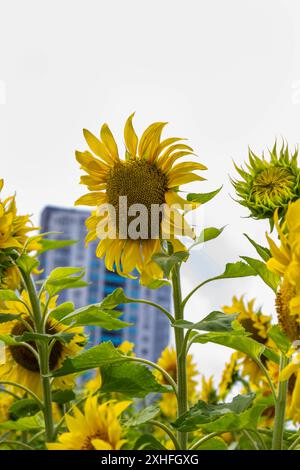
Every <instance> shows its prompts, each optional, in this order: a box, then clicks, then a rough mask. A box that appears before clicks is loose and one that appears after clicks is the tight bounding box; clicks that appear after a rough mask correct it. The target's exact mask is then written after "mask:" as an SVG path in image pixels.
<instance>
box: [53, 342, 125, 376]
mask: <svg viewBox="0 0 300 470" xmlns="http://www.w3.org/2000/svg"><path fill="white" fill-rule="evenodd" d="M126 360H128V358H127V357H126V356H125V355H123V354H122V353H121V352H120V351H118V349H117V348H115V347H114V345H113V344H112V342H111V341H108V342H105V343H101V344H99V345H97V346H94V347H92V348H90V349H87V350H86V351H83V352H82V353H80V354H78V355H77V356H75V357H74V358H73V359H71V358H68V359H66V360H65V361H64V362H63V364H62V367H61V368H60V369H58V370H56V371H54V372H53V373H52V374H51V375H52V376H54V377H61V376H63V375H69V374H73V373H75V372H83V371H85V370H89V369H95V368H98V367H101V366H107V365H109V364H115V363H118V362H124V361H126Z"/></svg>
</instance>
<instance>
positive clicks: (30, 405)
mask: <svg viewBox="0 0 300 470" xmlns="http://www.w3.org/2000/svg"><path fill="white" fill-rule="evenodd" d="M38 411H40V407H39V405H38V403H37V402H36V400H33V399H32V398H24V399H23V400H17V401H15V402H14V403H13V404H12V405H11V407H10V408H9V414H10V416H11V417H13V418H24V417H25V416H29V415H30V416H32V415H35V414H36V413H37V412H38Z"/></svg>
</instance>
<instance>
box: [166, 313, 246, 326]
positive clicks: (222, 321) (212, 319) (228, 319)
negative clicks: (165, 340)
mask: <svg viewBox="0 0 300 470" xmlns="http://www.w3.org/2000/svg"><path fill="white" fill-rule="evenodd" d="M236 318H237V314H236V315H235V314H234V315H227V314H225V313H223V312H211V313H210V314H209V315H207V316H206V317H205V318H203V320H201V321H199V322H197V323H192V322H189V321H187V320H177V321H175V322H174V323H173V325H172V326H174V327H177V328H185V329H187V330H200V331H232V330H233V327H232V322H233V321H234V320H236Z"/></svg>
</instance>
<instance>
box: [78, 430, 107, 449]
mask: <svg viewBox="0 0 300 470" xmlns="http://www.w3.org/2000/svg"><path fill="white" fill-rule="evenodd" d="M104 438H105V436H104V435H103V434H102V433H100V432H98V433H96V434H94V435H93V436H87V437H86V438H85V440H84V442H83V444H82V446H81V448H80V450H96V449H95V447H94V446H93V443H92V441H93V440H94V439H104Z"/></svg>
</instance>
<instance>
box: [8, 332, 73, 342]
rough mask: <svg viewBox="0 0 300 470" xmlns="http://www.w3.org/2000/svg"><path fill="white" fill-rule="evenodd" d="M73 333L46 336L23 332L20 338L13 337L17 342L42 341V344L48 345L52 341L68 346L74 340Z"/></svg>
mask: <svg viewBox="0 0 300 470" xmlns="http://www.w3.org/2000/svg"><path fill="white" fill-rule="evenodd" d="M74 336H75V333H63V332H62V333H56V334H53V335H51V334H48V333H44V334H43V333H35V332H31V331H25V332H24V333H23V334H22V335H21V336H15V337H14V338H15V340H16V341H17V342H18V343H19V342H24V341H25V342H27V343H28V342H31V341H42V342H44V343H49V342H50V341H52V340H53V339H55V340H56V341H59V342H60V343H63V344H68V343H70V341H72V339H73V338H74Z"/></svg>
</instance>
